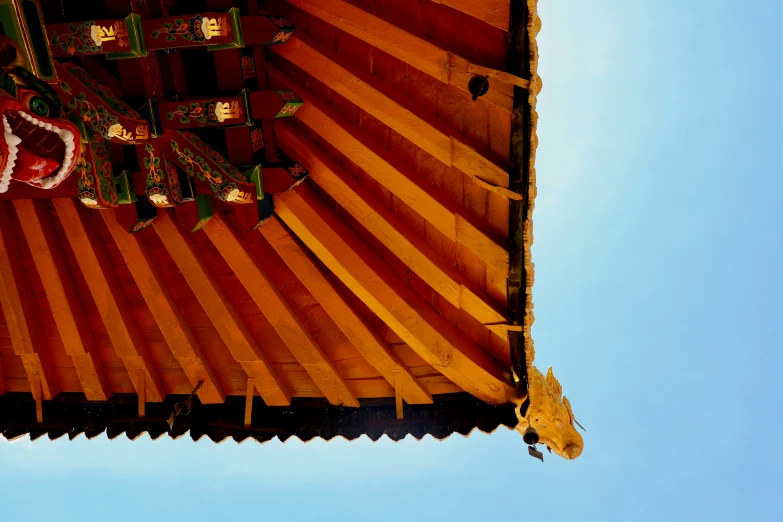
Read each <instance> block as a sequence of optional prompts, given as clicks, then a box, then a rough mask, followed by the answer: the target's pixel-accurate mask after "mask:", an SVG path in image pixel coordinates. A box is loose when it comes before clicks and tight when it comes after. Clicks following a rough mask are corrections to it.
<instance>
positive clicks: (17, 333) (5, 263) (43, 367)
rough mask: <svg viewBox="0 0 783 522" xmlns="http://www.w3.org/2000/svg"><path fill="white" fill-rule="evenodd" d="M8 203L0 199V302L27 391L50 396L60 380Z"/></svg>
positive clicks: (40, 395)
mask: <svg viewBox="0 0 783 522" xmlns="http://www.w3.org/2000/svg"><path fill="white" fill-rule="evenodd" d="M9 207H10V203H6V202H0V305H2V309H3V314H4V315H5V321H6V325H7V327H8V333H9V335H10V337H11V344H12V345H13V349H14V353H15V354H16V355H18V356H19V357H21V359H22V364H23V365H24V370H25V374H26V375H27V382H28V383H29V384H30V391H31V392H32V393H33V396H34V397H36V398H37V399H46V400H51V399H53V398H54V397H55V396H56V395H57V394H58V393H60V384H59V382H58V380H57V376H56V374H55V372H54V368H53V367H52V363H51V359H50V356H49V353H48V351H47V350H46V342H45V340H44V338H43V330H42V328H41V326H40V324H39V314H38V307H37V306H36V304H35V298H34V297H33V295H32V294H31V292H30V284H29V283H28V281H27V274H26V273H25V269H24V265H23V264H22V258H21V256H20V254H19V250H18V247H17V245H16V241H15V239H14V231H13V229H12V227H11V221H10V208H9Z"/></svg>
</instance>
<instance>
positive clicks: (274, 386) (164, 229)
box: [154, 210, 291, 406]
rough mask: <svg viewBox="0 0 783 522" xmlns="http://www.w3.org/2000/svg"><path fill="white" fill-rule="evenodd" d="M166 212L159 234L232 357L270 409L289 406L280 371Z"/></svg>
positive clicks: (160, 219) (162, 214)
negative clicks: (270, 360)
mask: <svg viewBox="0 0 783 522" xmlns="http://www.w3.org/2000/svg"><path fill="white" fill-rule="evenodd" d="M170 212H171V211H169V210H164V211H161V212H160V213H159V216H158V219H156V220H155V224H154V227H155V231H156V232H157V233H158V236H160V239H161V241H163V243H164V244H165V245H166V247H167V249H168V251H169V254H171V257H172V258H173V259H174V262H175V263H176V265H177V267H178V268H179V271H180V272H181V273H182V275H183V277H184V278H185V280H186V281H187V282H188V285H190V288H191V289H192V290H193V293H194V294H195V296H196V299H198V302H199V303H200V304H201V306H202V308H204V311H205V312H206V313H207V315H208V316H209V319H210V320H211V321H212V324H214V325H215V328H216V329H217V331H218V334H220V337H221V338H222V339H223V341H224V342H225V343H226V346H227V347H228V349H229V351H231V355H233V356H234V359H236V361H237V362H238V363H239V364H241V365H242V368H244V370H245V372H246V373H247V376H248V377H249V378H251V379H254V382H255V383H256V387H257V389H258V393H259V394H260V395H261V397H262V398H263V399H264V402H266V404H268V405H269V406H288V405H290V404H291V395H290V394H289V392H288V391H286V389H285V387H284V385H283V383H282V381H281V380H280V377H279V376H278V375H277V371H276V370H275V369H274V368H273V367H272V364H271V363H270V362H269V359H268V358H267V356H266V354H264V352H263V351H262V350H261V348H260V347H259V346H258V344H257V343H256V341H255V340H254V339H253V336H252V334H251V333H250V331H249V330H248V328H247V326H246V325H245V324H244V323H243V322H242V318H241V317H240V316H239V313H238V312H237V311H236V309H235V308H234V306H233V305H232V304H231V301H230V299H229V298H228V296H226V294H225V292H224V291H223V289H222V288H220V284H219V283H218V281H217V278H216V277H215V275H214V274H213V273H212V271H211V270H209V269H208V268H207V267H205V266H204V265H203V263H202V262H201V259H200V258H199V256H198V255H197V254H196V247H195V246H194V245H193V243H192V241H191V240H190V238H189V237H187V236H186V235H185V234H184V233H183V232H182V230H180V228H179V227H178V226H177V224H176V223H175V222H174V220H173V219H172V215H171V214H170Z"/></svg>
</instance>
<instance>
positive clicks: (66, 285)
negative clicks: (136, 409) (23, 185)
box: [14, 200, 112, 401]
mask: <svg viewBox="0 0 783 522" xmlns="http://www.w3.org/2000/svg"><path fill="white" fill-rule="evenodd" d="M40 203H41V202H33V201H31V200H16V201H14V207H16V213H17V215H18V216H19V221H20V222H21V224H22V230H23V232H24V236H25V238H26V239H27V244H28V245H29V246H30V252H31V253H32V256H33V261H34V262H35V267H36V269H37V270H38V275H39V276H40V277H41V283H43V286H44V290H45V291H46V298H47V300H48V301H49V307H50V308H51V310H52V315H53V316H54V322H55V324H56V325H57V330H58V331H59V332H60V339H61V340H62V343H63V346H64V347H65V353H67V354H68V355H69V356H70V357H71V360H73V365H74V367H75V368H76V374H77V375H78V376H79V383H80V384H81V386H82V391H83V392H84V395H85V396H86V397H87V399H88V400H90V401H105V400H108V398H109V397H111V395H112V390H111V387H110V386H109V382H108V380H107V378H106V371H105V370H104V368H103V362H102V361H101V358H100V354H99V353H98V348H97V346H96V343H95V339H94V338H93V335H92V330H91V329H90V324H89V323H88V322H87V316H86V315H85V312H84V307H83V306H82V303H81V297H80V296H79V292H78V290H77V289H76V283H75V282H74V280H73V275H72V273H71V269H70V267H69V266H67V264H66V262H65V259H66V258H65V253H64V252H63V250H62V247H61V245H60V241H59V240H58V238H57V234H56V232H55V230H54V229H53V228H52V224H51V219H52V217H51V216H49V215H47V214H46V211H45V210H44V209H43V208H42V207H41V204H40Z"/></svg>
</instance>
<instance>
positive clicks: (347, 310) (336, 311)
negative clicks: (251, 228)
mask: <svg viewBox="0 0 783 522" xmlns="http://www.w3.org/2000/svg"><path fill="white" fill-rule="evenodd" d="M259 230H260V231H261V234H263V236H264V237H265V238H266V240H267V241H268V242H269V244H270V245H272V248H274V249H275V251H276V252H277V253H278V255H280V257H281V258H282V259H283V261H285V263H286V264H287V265H288V267H289V268H290V269H291V270H292V271H293V272H294V274H296V276H297V277H298V278H299V280H300V281H302V283H303V284H304V285H305V287H307V290H308V291H309V292H310V293H311V294H313V296H314V297H315V298H316V299H317V300H318V302H319V303H320V304H321V306H322V307H323V308H324V310H326V313H328V314H329V317H331V318H332V320H333V321H334V322H335V324H336V325H337V326H338V328H340V330H342V332H343V333H344V334H345V336H346V337H348V339H349V340H350V341H351V342H352V343H353V345H354V346H355V347H356V349H357V350H358V351H359V353H361V354H362V357H364V358H365V359H366V360H367V361H368V362H369V363H370V364H372V365H373V367H374V368H375V369H376V370H378V372H380V374H381V375H383V377H384V378H385V379H386V380H387V381H388V382H389V384H390V385H391V386H394V387H395V390H398V391H399V393H401V394H402V395H403V396H404V397H405V399H406V400H407V401H408V402H409V403H410V404H431V403H432V396H431V395H430V393H429V392H428V391H427V389H426V388H425V387H424V385H423V384H422V383H421V382H419V380H418V379H417V378H416V377H415V376H414V375H413V373H411V371H410V369H408V367H407V366H405V364H404V363H403V362H402V361H400V359H399V358H398V357H397V355H395V353H394V352H393V351H392V350H391V349H390V348H389V346H387V345H386V343H385V342H384V341H383V340H382V339H380V338H379V337H378V335H377V334H376V333H374V332H373V331H372V330H371V329H370V327H369V326H368V325H367V323H366V322H365V321H364V319H362V318H361V317H360V316H359V314H357V313H356V312H355V311H354V310H353V308H351V306H350V305H349V304H348V303H347V302H346V301H345V299H343V297H342V296H341V295H340V294H339V293H338V292H337V290H336V289H335V288H334V286H333V285H332V284H331V283H330V282H329V281H327V279H326V277H324V275H323V274H322V273H321V271H320V270H319V269H318V268H317V267H316V266H315V263H313V261H311V260H310V258H309V257H307V254H305V252H304V251H303V250H302V247H300V246H299V244H298V243H297V242H296V241H295V240H294V238H293V237H291V234H289V233H288V231H286V230H285V228H283V226H282V225H281V224H280V222H279V221H278V218H276V217H275V218H273V219H270V220H269V221H267V223H266V224H264V226H262V227H261V228H260V229H259ZM395 383H396V384H395Z"/></svg>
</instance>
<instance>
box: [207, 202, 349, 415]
mask: <svg viewBox="0 0 783 522" xmlns="http://www.w3.org/2000/svg"><path fill="white" fill-rule="evenodd" d="M204 231H205V232H206V234H207V236H208V237H209V239H210V240H211V241H212V244H213V245H215V248H216V249H217V250H218V252H220V255H222V256H223V258H224V259H225V260H226V262H227V263H228V265H229V266H230V267H231V269H232V270H233V271H234V273H235V274H236V275H237V278H238V279H239V281H240V282H241V283H242V286H244V287H245V290H247V292H248V294H250V297H251V298H252V299H253V301H254V302H255V303H256V304H257V305H258V308H259V309H260V310H261V312H262V313H263V314H264V316H266V318H267V319H268V320H269V322H270V323H271V324H272V327H273V328H274V329H275V331H276V332H277V334H278V335H279V336H280V338H281V339H283V341H284V342H285V343H286V346H288V349H289V350H291V353H292V354H293V355H294V357H296V360H297V361H298V362H299V364H301V365H302V367H303V368H304V369H305V370H306V371H307V373H308V374H310V377H312V378H313V381H315V384H316V385H317V386H318V387H319V388H320V389H321V391H322V392H323V394H324V395H325V396H326V398H327V399H328V400H329V402H331V403H332V404H335V405H339V404H342V405H344V406H352V407H357V408H358V407H359V401H358V400H357V399H356V397H354V395H353V394H352V393H351V391H350V390H349V389H348V386H346V384H345V381H343V379H342V378H341V377H340V375H339V374H338V373H337V370H335V369H334V366H333V365H332V363H331V362H330V361H329V358H328V357H327V356H326V354H324V352H323V350H322V349H321V347H320V346H318V344H317V343H316V342H315V340H314V339H313V337H312V335H311V334H310V332H308V331H307V329H306V328H305V326H304V325H303V324H302V321H301V320H300V319H299V318H298V317H297V316H296V314H295V313H294V312H293V310H292V309H291V306H290V305H289V304H288V303H287V302H286V300H285V298H284V297H283V295H282V294H281V293H280V290H279V289H278V288H277V287H275V286H274V284H273V283H272V282H271V281H270V280H269V276H268V275H267V274H266V273H265V272H264V270H263V269H262V268H261V267H260V266H259V264H258V262H257V261H256V260H255V259H254V258H253V256H252V254H250V252H248V250H247V247H245V245H244V244H243V243H242V241H241V240H240V239H239V237H238V236H237V235H236V233H235V232H234V231H233V230H232V229H230V228H229V226H228V225H227V224H226V222H225V221H224V220H223V218H222V216H221V215H220V214H219V213H215V216H214V217H213V218H212V219H211V220H210V222H209V223H208V224H207V226H206V227H204Z"/></svg>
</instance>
